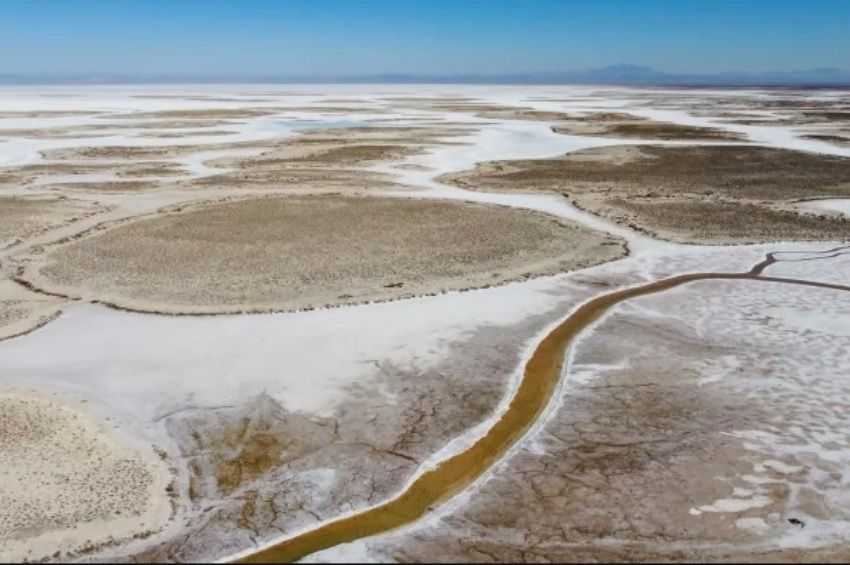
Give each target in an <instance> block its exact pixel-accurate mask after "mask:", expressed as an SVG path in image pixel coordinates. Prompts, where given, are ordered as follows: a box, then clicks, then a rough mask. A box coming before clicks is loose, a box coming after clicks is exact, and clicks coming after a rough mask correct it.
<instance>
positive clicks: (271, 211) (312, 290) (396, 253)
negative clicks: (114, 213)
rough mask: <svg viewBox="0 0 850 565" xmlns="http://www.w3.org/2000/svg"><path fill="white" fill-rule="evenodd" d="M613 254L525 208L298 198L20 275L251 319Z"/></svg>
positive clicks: (96, 234) (121, 229)
mask: <svg viewBox="0 0 850 565" xmlns="http://www.w3.org/2000/svg"><path fill="white" fill-rule="evenodd" d="M365 242H368V245H365V244H364V243H365ZM623 253H624V249H623V246H622V244H621V242H620V241H619V240H616V239H614V238H612V237H610V236H606V235H604V234H600V233H598V232H593V231H590V230H587V229H584V228H580V227H578V226H576V225H574V224H569V223H567V222H565V221H562V220H559V219H557V218H555V217H553V216H548V215H545V214H540V213H535V212H527V211H522V210H514V209H509V208H505V207H498V206H489V205H477V204H465V203H461V202H452V201H433V200H428V201H426V200H419V199H415V200H414V199H402V198H373V197H359V198H358V197H342V196H313V197H308V196H304V197H289V198H258V199H246V200H236V201H230V202H223V203H213V204H209V205H201V206H193V207H188V208H186V209H185V210H182V211H179V212H177V213H167V214H160V215H156V216H153V217H149V218H147V219H142V220H139V221H132V222H125V223H119V224H118V225H110V226H103V227H101V228H100V229H95V230H91V231H90V232H88V233H86V234H84V235H83V236H82V237H80V238H77V239H72V240H71V241H70V242H66V243H60V244H58V245H57V246H54V247H52V248H50V249H49V250H48V252H47V253H46V254H44V255H40V256H35V261H34V263H33V264H31V265H30V266H29V268H28V269H27V270H26V273H25V274H24V275H23V278H24V279H26V280H27V281H28V282H29V283H31V284H33V285H35V287H36V288H41V289H45V290H48V291H50V292H58V293H60V294H63V295H69V296H75V297H80V298H83V299H86V300H97V301H103V302H106V303H109V304H113V305H117V306H120V307H124V308H128V309H134V310H142V311H151V312H169V313H177V312H180V313H183V312H191V313H219V312H259V311H274V310H293V309H301V308H308V307H318V306H325V305H335V304H347V303H360V302H365V301H373V300H385V299H393V298H402V297H406V296H413V295H421V294H431V293H436V292H441V291H445V290H450V289H467V288H475V287H485V286H491V285H494V284H498V283H502V282H506V281H510V280H515V279H521V278H527V277H530V276H532V275H546V274H554V273H558V272H562V271H567V270H571V269H576V268H580V267H585V266H588V265H591V264H596V263H601V262H604V261H608V260H611V259H614V258H616V257H619V256H621V255H622V254H623Z"/></svg>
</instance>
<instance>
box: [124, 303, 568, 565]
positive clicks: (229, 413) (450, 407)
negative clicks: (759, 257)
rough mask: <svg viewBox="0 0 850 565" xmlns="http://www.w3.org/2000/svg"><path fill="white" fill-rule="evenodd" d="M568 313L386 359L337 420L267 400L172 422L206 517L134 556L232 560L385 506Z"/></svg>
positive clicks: (479, 412)
mask: <svg viewBox="0 0 850 565" xmlns="http://www.w3.org/2000/svg"><path fill="white" fill-rule="evenodd" d="M578 296H581V293H579V294H577V297H578ZM558 315H559V309H555V310H553V311H551V312H548V313H546V314H543V315H538V316H534V317H531V318H529V319H528V320H526V321H524V322H522V323H521V324H516V325H512V326H508V327H481V328H479V329H477V330H475V331H474V332H472V333H471V335H469V336H468V337H467V338H465V339H463V340H460V341H458V342H457V343H453V344H452V345H451V349H450V350H449V351H448V353H447V354H446V356H445V358H444V359H443V360H442V361H441V362H439V363H438V364H436V365H435V366H431V367H427V368H421V369H420V368H417V367H415V366H414V367H406V366H398V365H394V364H392V363H386V362H382V361H381V360H377V359H376V360H375V361H374V370H373V371H372V372H371V374H370V376H369V378H368V379H367V380H365V381H364V382H363V385H362V386H355V387H354V388H353V389H352V391H351V395H350V397H349V399H348V400H347V401H346V403H345V405H344V406H341V407H339V408H338V409H337V410H336V411H335V412H334V413H333V414H331V415H328V416H316V415H302V414H299V413H295V412H290V411H287V410H285V409H284V408H282V407H281V406H280V405H279V404H277V403H276V402H275V401H274V400H273V399H272V398H270V397H268V396H262V397H259V398H256V399H255V400H253V401H252V402H249V403H247V404H245V405H243V406H239V407H232V408H223V409H220V410H217V411H215V412H205V413H196V414H192V413H188V414H178V415H174V416H171V417H169V419H168V426H169V428H170V429H171V431H172V435H173V436H174V437H175V438H177V441H178V443H179V444H180V447H181V451H182V456H183V457H185V458H186V460H187V462H188V465H189V469H190V472H191V481H190V486H189V489H190V490H189V493H188V495H189V496H190V497H191V498H192V500H193V508H195V509H196V510H195V511H197V512H199V513H200V516H199V519H197V520H193V522H192V526H191V527H190V528H188V529H187V531H186V532H184V533H182V534H180V535H179V536H176V537H175V538H174V539H172V540H169V541H168V542H166V543H163V544H161V545H159V546H158V547H156V548H154V549H153V550H151V551H149V552H145V553H143V554H140V555H137V556H136V557H135V559H137V560H142V561H148V560H190V559H191V560H196V559H203V558H211V557H212V556H216V555H226V554H228V553H233V552H234V551H238V550H240V549H242V548H244V547H246V546H250V545H252V544H254V543H257V542H261V541H263V540H268V539H273V538H275V537H278V536H280V535H281V534H283V533H285V532H292V531H295V530H298V529H299V528H303V527H307V526H310V525H314V524H316V523H318V522H320V521H322V520H326V519H328V518H331V517H333V516H336V515H338V514H339V513H340V512H345V511H347V510H353V509H357V508H362V507H364V506H366V505H370V504H375V503H377V502H380V501H381V500H383V499H385V498H386V497H388V496H389V495H391V494H393V493H394V492H396V491H398V490H399V489H400V488H401V487H402V486H403V485H404V483H405V482H406V481H407V479H408V478H409V477H410V475H411V474H412V473H413V472H414V471H415V470H416V469H417V468H418V466H419V465H420V464H421V463H422V462H423V461H424V460H425V459H426V458H428V457H429V456H430V455H431V454H432V453H434V452H435V451H436V450H437V449H439V448H440V447H442V446H444V445H445V443H446V442H448V441H449V440H450V439H452V438H454V437H457V436H458V435H460V434H462V433H464V432H465V431H467V430H469V429H470V428H472V427H473V426H475V425H476V424H478V423H479V422H480V421H482V420H483V419H484V418H486V417H487V416H488V415H489V414H490V413H491V412H492V411H493V410H494V409H495V407H496V406H497V405H498V403H499V401H500V400H501V397H502V395H503V394H504V393H505V390H506V386H507V383H508V382H509V372H510V371H512V370H513V367H514V366H515V365H516V364H517V363H518V361H519V359H520V356H521V355H522V350H523V349H524V347H525V345H526V343H527V340H528V339H529V337H531V336H533V335H534V334H535V333H536V332H538V331H539V330H540V328H542V327H544V326H545V325H546V324H548V323H551V322H552V321H553V320H554V319H555V318H556V317H557V316H558ZM284 370H285V369H284ZM376 385H379V386H378V390H380V391H381V393H380V395H378V396H376V395H375V392H374V390H375V386H376Z"/></svg>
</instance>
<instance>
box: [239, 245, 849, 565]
mask: <svg viewBox="0 0 850 565" xmlns="http://www.w3.org/2000/svg"><path fill="white" fill-rule="evenodd" d="M835 251H837V250H828V251H826V252H815V253H814V254H816V255H817V254H822V253H829V252H835ZM828 257H829V256H827V257H822V258H828ZM776 262H778V260H777V259H776V257H775V254H774V253H769V254H768V255H767V256H766V258H765V259H764V260H763V261H760V262H759V263H757V264H756V265H754V266H753V267H752V268H751V269H750V270H749V271H746V272H737V273H722V272H719V273H687V274H683V275H678V276H673V277H668V278H664V279H661V280H657V281H653V282H650V283H646V284H642V285H640V286H636V287H631V288H626V289H621V290H617V291H614V292H610V293H608V294H603V295H601V296H597V297H596V298H593V299H590V300H589V301H587V302H584V303H583V304H581V305H580V306H579V307H578V308H576V309H575V310H574V311H573V312H572V313H571V314H570V315H569V316H567V318H566V319H564V320H563V321H562V322H560V323H559V324H558V325H557V326H556V327H555V329H553V330H552V331H550V332H549V333H548V334H547V335H546V336H545V337H544V338H543V339H542V340H541V341H540V342H539V344H538V345H537V347H536V348H535V349H534V352H533V354H532V355H531V357H530V358H529V359H528V361H527V362H526V364H525V367H524V370H523V377H522V381H521V383H520V385H519V388H518V389H517V391H516V393H515V395H514V397H513V398H512V399H511V401H510V404H509V406H508V408H507V410H506V411H505V413H504V414H502V416H501V417H500V418H499V419H498V420H497V421H496V423H495V424H494V425H493V426H492V427H491V428H490V429H489V430H487V432H486V433H485V435H484V436H483V437H481V438H479V439H478V440H477V441H476V442H475V443H474V444H472V445H471V446H470V447H468V448H466V449H465V450H464V451H461V452H460V453H457V454H455V455H453V456H451V457H449V458H448V459H446V460H444V461H443V462H442V463H440V464H439V465H437V466H436V467H435V468H433V469H430V470H428V471H426V472H424V473H423V474H421V475H420V476H419V477H417V478H416V479H415V480H414V481H413V482H411V483H410V484H409V485H408V487H407V489H406V490H405V491H403V492H402V493H400V494H399V495H398V496H396V497H395V498H392V499H391V500H389V501H387V502H384V503H383V504H380V505H378V506H373V507H370V508H367V509H365V510H362V511H360V512H357V513H355V514H353V515H350V516H347V517H344V518H339V519H336V520H332V521H329V522H326V523H324V524H321V525H319V526H318V527H316V528H314V529H312V530H308V531H306V532H303V533H301V534H298V535H296V536H294V537H291V538H288V539H285V540H283V541H281V542H278V543H274V544H272V545H270V546H269V547H267V548H265V549H261V550H259V551H256V552H253V553H250V554H248V555H246V556H245V557H239V558H237V559H235V560H233V562H237V563H284V562H294V561H298V560H300V559H302V558H304V557H306V556H308V555H310V554H312V553H315V552H317V551H321V550H324V549H329V548H331V547H334V546H337V545H340V544H343V543H349V542H352V541H355V540H357V539H360V538H364V537H369V536H372V535H375V534H379V533H383V532H386V531H389V530H392V529H395V528H397V527H400V526H403V525H405V524H408V523H411V522H413V521H415V520H416V519H418V518H420V517H422V516H423V515H425V514H426V513H427V512H429V511H431V510H433V509H434V508H435V506H437V505H439V504H441V503H443V502H445V501H447V500H448V499H450V498H452V497H453V496H455V495H456V494H458V493H459V492H461V491H462V490H464V489H465V488H467V487H468V486H470V485H472V484H473V483H474V482H475V481H476V480H477V479H478V478H479V477H481V476H482V475H483V474H484V473H485V472H487V471H488V470H489V469H490V468H491V467H492V466H493V465H494V464H495V463H496V462H498V461H499V460H500V459H501V458H502V456H504V455H505V454H506V453H507V452H508V451H509V449H510V448H511V447H512V446H513V445H514V444H515V443H516V442H517V441H519V440H520V439H521V438H522V436H523V435H524V434H525V433H526V432H527V431H528V430H529V429H530V428H531V427H532V426H533V425H534V424H535V422H536V421H537V419H538V417H539V416H540V414H542V413H543V411H544V410H545V409H546V407H547V406H548V405H549V403H550V402H551V400H552V397H553V393H554V391H555V390H556V389H557V386H558V384H559V383H560V381H561V380H562V378H564V376H565V375H564V363H565V361H566V358H567V352H568V349H569V347H570V346H571V345H572V343H573V342H574V341H575V339H576V338H577V337H578V336H579V335H580V334H581V332H582V331H584V330H585V329H587V328H588V327H590V326H591V325H592V324H593V323H594V322H595V321H596V320H598V319H599V318H600V317H601V316H602V315H603V314H605V313H606V312H607V311H608V310H609V309H610V308H612V307H614V306H616V305H617V304H619V303H621V302H623V301H625V300H628V299H630V298H635V297H639V296H645V295H649V294H655V293H658V292H662V291H665V290H670V289H672V288H676V287H678V286H681V285H683V284H687V283H691V282H696V281H704V280H748V281H760V282H774V283H784V284H799V285H804V286H814V287H818V288H824V289H832V290H842V291H846V292H850V286H843V285H836V284H829V283H818V282H816V281H805V280H797V279H790V278H779V277H762V276H761V273H762V272H763V271H764V269H765V268H767V267H768V266H770V265H772V264H774V263H776Z"/></svg>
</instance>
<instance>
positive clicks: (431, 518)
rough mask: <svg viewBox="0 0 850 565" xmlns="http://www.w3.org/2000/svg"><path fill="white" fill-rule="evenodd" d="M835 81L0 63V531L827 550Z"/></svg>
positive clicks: (837, 471) (839, 383) (839, 325)
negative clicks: (268, 73)
mask: <svg viewBox="0 0 850 565" xmlns="http://www.w3.org/2000/svg"><path fill="white" fill-rule="evenodd" d="M849 104H850V96H848V95H847V93H846V92H843V91H817V90H815V91H805V92H793V91H788V90H775V91H770V90H687V89H677V90H665V89H614V88H607V87H606V88H604V89H602V88H593V87H488V88H486V89H484V88H478V87H472V86H464V87H460V86H440V87H436V86H435V87H401V86H384V87H366V86H362V87H361V86H358V87H354V86H349V87H342V86H322V87H317V86H311V87H286V88H283V87H279V88H278V87H269V86H255V85H254V86H252V85H234V86H227V87H224V86H222V87H210V86H170V87H162V86H160V87H146V86H142V87H140V86H137V87H132V88H131V87H108V88H104V87H98V88H95V87H39V88H34V87H28V88H7V89H4V90H3V91H0V210H2V212H3V214H2V215H0V238H1V239H2V241H0V388H2V390H0V393H2V399H0V401H2V403H3V417H2V422H0V423H1V424H2V425H0V428H2V429H0V436H2V437H0V442H2V443H3V445H7V446H9V447H8V449H7V450H6V451H7V454H8V456H7V457H6V458H5V459H4V460H3V461H2V462H0V471H2V477H3V478H2V481H0V491H2V496H3V499H4V500H5V501H6V502H7V503H6V504H4V507H5V508H6V510H5V512H4V513H3V514H2V516H0V538H2V539H0V551H2V552H3V556H4V557H5V558H7V559H10V560H22V559H27V560H41V559H55V560H70V559H84V560H91V559H94V560H104V559H120V560H122V561H193V560H194V561H197V560H213V559H214V560H249V561H250V560H252V559H256V560H291V559H294V558H306V559H307V560H314V561H326V560H330V561H338V560H371V561H420V560H426V559H439V560H464V561H487V560H520V561H535V560H551V561H582V560H589V559H593V560H603V559H605V560H638V559H693V560H702V559H732V560H736V559H769V560H817V559H839V560H843V559H846V549H845V548H846V544H847V541H848V540H850V516H847V515H846V511H845V506H846V505H843V504H842V501H843V500H845V499H846V498H847V497H848V496H850V486H848V485H847V484H846V481H845V479H844V477H845V476H846V475H847V468H848V465H850V459H848V456H847V447H846V445H845V444H846V443H847V434H848V423H847V422H846V418H845V412H846V409H845V407H844V406H843V404H842V402H843V401H842V400H841V398H842V397H843V396H846V394H845V392H846V391H845V390H844V389H845V388H847V387H848V386H850V383H848V382H847V373H848V372H847V360H846V359H847V355H846V353H847V351H850V342H848V338H850V336H848V332H847V331H846V328H847V327H850V290H848V288H847V286H846V285H847V284H848V283H847V281H848V280H850V276H848V275H850V248H847V247H845V245H846V242H847V241H848V240H850V220H848V217H847V214H846V208H847V202H848V201H850V199H847V198H845V197H846V196H850V195H848V192H850V149H848V148H847V147H846V144H842V143H837V142H835V141H834V138H835V137H837V136H840V135H841V131H842V128H845V129H846V128H847V126H848V124H846V123H844V122H842V121H841V120H842V119H843V118H842V115H843V114H841V112H832V111H830V110H831V109H835V108H843V107H845V106H847V105H849ZM104 108H108V110H104ZM766 258H767V259H766ZM724 273H725V274H726V275H728V276H727V278H726V279H723V278H722V277H721V276H720V274H724ZM748 273H749V274H748ZM696 274H699V275H696ZM726 275H723V276H726ZM681 277H684V279H683V278H681ZM665 280H666V281H677V282H676V283H675V284H672V283H670V284H669V287H668V286H667V285H668V283H665V282H664V281H665ZM640 289H651V292H649V291H647V294H646V295H642V294H643V293H642V291H641V290H640ZM594 304H604V305H605V308H604V309H599V310H594V308H595V307H594V306H593V305H594ZM576 320H582V322H581V323H577V322H576ZM559 328H560V329H559ZM562 328H573V329H574V330H575V332H574V333H571V334H569V336H568V337H569V339H566V340H563V339H556V338H555V337H552V336H559V335H561V336H562V337H563V336H564V335H566V334H563V332H565V331H567V330H564V329H562ZM570 331H572V330H570ZM558 332H562V333H561V334H559V333H558ZM567 333H569V332H567ZM547 336H548V337H547ZM541 351H544V352H545V355H543V356H542V357H541V355H542V354H541ZM544 368H545V370H544ZM544 374H545V375H546V379H547V380H545V382H546V383H547V384H546V385H545V386H543V385H540V387H538V385H536V384H534V383H535V381H533V380H529V379H530V378H531V376H534V375H544ZM541 387H542V388H541ZM531 391H535V392H534V393H533V394H532V393H531ZM69 438H70V439H69ZM11 454H14V456H12V455H11ZM40 469H51V470H50V471H40ZM61 484H67V485H70V486H68V487H67V488H65V490H64V495H63V496H62V497H60V498H57V497H54V496H52V495H51V494H50V493H51V492H54V490H55V489H57V488H59V487H58V486H57V485H61ZM122 489H124V490H126V489H130V490H132V492H133V495H132V496H129V495H125V494H122V493H123V492H124V490H122ZM128 492H129V491H128ZM426 493H427V494H426ZM119 500H121V501H124V502H125V503H124V504H117V503H116V501H119ZM116 504H117V505H116ZM119 506H120V508H119ZM388 516H392V519H389V518H388ZM801 524H802V525H803V526H804V527H801Z"/></svg>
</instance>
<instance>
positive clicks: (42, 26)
mask: <svg viewBox="0 0 850 565" xmlns="http://www.w3.org/2000/svg"><path fill="white" fill-rule="evenodd" d="M618 63H633V64H640V65H648V66H652V67H655V68H657V69H660V70H666V71H673V72H716V71H725V70H731V71H773V70H793V69H807V68H812V67H839V68H847V67H850V1H848V0H584V1H581V0H573V1H570V0H336V1H331V0H227V1H225V0H132V1H130V0H64V1H63V0H38V1H35V0H0V73H27V74H29V73H122V74H158V73H165V74H185V73H190V74H195V75H198V74H216V75H232V76H250V75H269V74H273V75H298V74H310V75H351V74H370V73H383V72H400V73H412V74H428V73H465V72H470V73H502V72H516V71H520V72H533V71H555V70H577V69H586V68H592V67H600V66H606V65H611V64H618Z"/></svg>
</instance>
